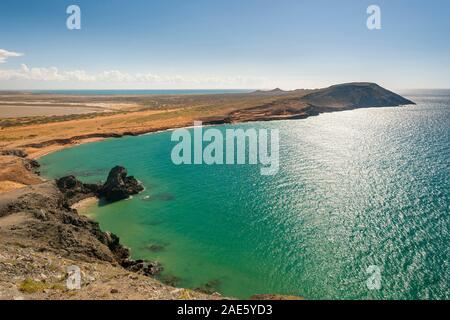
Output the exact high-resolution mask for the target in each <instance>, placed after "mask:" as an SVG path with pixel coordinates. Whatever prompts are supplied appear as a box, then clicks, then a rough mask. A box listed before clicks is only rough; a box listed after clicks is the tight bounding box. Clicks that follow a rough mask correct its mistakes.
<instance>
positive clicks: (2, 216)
mask: <svg viewBox="0 0 450 320" xmlns="http://www.w3.org/2000/svg"><path fill="white" fill-rule="evenodd" d="M142 190H143V186H142V185H141V184H140V183H139V182H138V181H137V180H136V179H135V178H133V177H130V176H128V175H127V171H126V169H125V168H123V167H120V166H116V167H114V168H113V169H112V170H111V171H110V173H109V175H108V179H107V181H106V182H105V183H104V184H85V183H82V182H81V181H79V180H77V179H76V178H75V177H74V176H67V177H63V178H60V179H57V180H55V181H47V182H44V183H41V184H37V185H33V186H28V187H25V188H22V189H18V190H13V191H10V192H7V193H2V194H0V247H1V249H0V283H1V289H0V299H1V298H4V299H15V298H20V299H22V298H39V299H40V298H55V299H66V298H67V299H70V298H87V299H89V298H93V299H102V298H108V297H110V298H120V297H122V298H127V297H130V296H131V297H135V298H137V299H147V298H149V299H150V298H157V299H179V298H183V297H186V298H214V297H213V296H209V295H206V294H202V293H198V292H194V291H190V290H184V289H176V288H172V287H170V286H166V285H163V284H161V283H159V282H158V281H156V280H154V279H152V278H150V276H153V275H155V274H157V273H158V272H160V271H161V270H162V266H161V265H160V264H159V263H157V262H153V261H146V260H133V259H131V258H130V250H129V249H128V248H126V247H124V246H123V245H122V244H121V243H120V240H119V238H118V237H117V236H116V235H114V234H113V233H111V232H105V231H102V230H101V229H100V227H99V225H98V223H97V222H95V221H93V220H91V219H89V218H87V217H85V216H82V215H79V214H78V212H77V210H75V209H73V208H72V206H73V204H75V203H76V202H79V201H82V200H83V199H86V198H89V197H98V198H101V199H104V200H106V201H109V202H112V201H118V200H121V199H125V198H127V197H129V196H131V195H133V194H137V193H139V192H140V191H142ZM69 265H77V266H80V267H81V269H82V270H83V272H84V277H83V281H84V283H83V288H82V290H79V291H68V290H67V288H66V287H65V277H66V270H65V268H66V267H67V266H69ZM110 277H113V278H114V279H115V280H116V281H112V280H111V279H109V280H108V278H110ZM118 278H126V279H127V281H126V282H125V283H124V282H123V281H122V282H121V281H118ZM133 279H135V280H136V279H140V282H139V284H136V283H135V286H136V287H137V288H138V289H139V288H141V289H142V290H141V291H142V292H139V290H138V291H136V289H133V288H132V287H133V285H132V284H133ZM105 281H106V282H109V281H112V282H111V285H110V287H108V286H107V285H105ZM105 288H107V289H105ZM144 288H147V289H146V290H144ZM105 290H106V291H105ZM88 293H89V294H88ZM101 295H104V296H101ZM124 295H125V296H124Z"/></svg>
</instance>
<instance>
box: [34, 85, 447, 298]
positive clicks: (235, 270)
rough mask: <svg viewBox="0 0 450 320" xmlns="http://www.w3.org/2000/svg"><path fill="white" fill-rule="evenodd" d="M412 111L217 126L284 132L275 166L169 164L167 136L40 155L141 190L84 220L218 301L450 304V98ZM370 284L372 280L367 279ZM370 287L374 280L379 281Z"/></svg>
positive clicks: (423, 95) (62, 168)
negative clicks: (117, 176) (122, 171)
mask: <svg viewBox="0 0 450 320" xmlns="http://www.w3.org/2000/svg"><path fill="white" fill-rule="evenodd" d="M407 98H408V99H412V100H413V101H415V102H416V103H417V105H415V106H405V107H393V108H371V109H358V110H352V111H343V112H335V113H327V114H321V115H319V116H316V117H310V118H307V119H304V120H288V121H273V122H254V123H246V124H238V125H234V126H231V125H223V126H218V127H217V128H219V129H220V130H225V129H226V128H232V127H234V128H244V129H245V128H273V129H278V130H279V132H280V169H279V172H278V174H277V175H275V176H262V175H261V174H260V167H259V166H255V165H234V166H233V165H212V166H208V165H181V166H176V165H174V164H173V163H172V162H171V158H170V154H171V150H172V148H173V146H174V145H175V142H171V140H170V136H171V132H170V131H166V132H160V133H154V134H149V135H143V136H139V137H124V138H121V139H108V140H106V141H101V142H95V143H90V144H85V145H81V146H77V147H74V148H70V149H65V150H62V151H59V152H56V153H52V154H49V155H47V156H45V157H43V158H41V159H40V162H41V164H42V174H43V175H44V176H46V177H49V178H57V177H61V176H64V175H68V174H74V175H76V176H77V177H79V178H80V179H81V180H83V181H86V182H96V181H99V180H105V178H106V175H107V173H108V171H109V169H111V168H112V167H113V166H114V165H123V166H125V167H126V168H127V169H128V171H129V173H130V174H132V175H134V176H135V177H137V178H138V179H139V180H141V181H142V182H143V183H144V185H145V187H146V189H145V191H144V192H143V193H141V194H139V195H136V196H134V197H133V198H132V199H130V200H126V201H121V202H117V203H114V204H106V205H105V204H99V205H95V206H93V207H90V208H88V209H87V210H86V211H85V212H84V213H86V214H88V215H89V216H91V217H92V218H94V219H95V220H97V221H98V222H99V223H100V226H101V227H102V229H103V230H109V231H112V232H114V233H116V234H117V235H119V236H120V238H121V241H122V242H123V243H124V244H125V245H126V246H128V247H130V248H131V249H132V255H133V257H134V258H144V259H151V260H158V261H160V262H161V263H162V265H163V266H164V272H163V273H162V274H161V275H160V276H159V278H160V279H162V280H163V281H166V282H169V283H172V284H174V285H176V286H178V287H188V288H202V289H206V290H209V291H217V292H219V293H221V294H223V295H226V296H233V297H238V298H248V297H249V296H251V295H253V294H264V293H273V294H289V295H300V296H304V297H306V298H308V299H449V298H450V290H449V274H450V273H449V261H448V260H449V223H450V218H449V209H450V93H449V92H447V93H439V94H437V93H435V92H420V93H417V95H414V93H410V94H409V95H407ZM374 280H375V281H374ZM374 284H375V285H374Z"/></svg>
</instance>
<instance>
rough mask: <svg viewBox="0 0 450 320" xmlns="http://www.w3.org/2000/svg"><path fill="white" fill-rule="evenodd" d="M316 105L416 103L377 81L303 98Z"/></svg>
mask: <svg viewBox="0 0 450 320" xmlns="http://www.w3.org/2000/svg"><path fill="white" fill-rule="evenodd" d="M301 100H302V101H304V102H307V103H309V104H310V105H313V106H316V107H337V108H346V109H347V108H349V109H354V108H373V107H394V106H400V105H409V104H415V103H414V102H412V101H411V100H408V99H405V98H403V97H402V96H400V95H398V94H396V93H394V92H392V91H389V90H386V89H384V88H382V87H380V86H379V85H377V84H376V83H369V82H354V83H344V84H338V85H334V86H331V87H328V88H325V89H321V90H317V91H315V92H313V93H310V94H307V95H305V96H304V97H302V98H301Z"/></svg>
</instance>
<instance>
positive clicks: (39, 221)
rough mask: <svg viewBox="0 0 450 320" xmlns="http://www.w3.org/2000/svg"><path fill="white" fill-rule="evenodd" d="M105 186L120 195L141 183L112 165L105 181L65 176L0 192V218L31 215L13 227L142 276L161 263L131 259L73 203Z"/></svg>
mask: <svg viewBox="0 0 450 320" xmlns="http://www.w3.org/2000/svg"><path fill="white" fill-rule="evenodd" d="M104 187H106V188H105V189H106V190H109V189H112V190H113V192H118V194H120V195H121V196H125V195H128V194H129V193H133V192H138V190H142V189H143V187H142V186H141V185H140V184H139V183H138V182H137V180H136V179H134V178H133V177H127V174H126V170H125V168H123V167H115V168H114V169H113V170H111V172H110V175H109V179H108V182H107V183H105V185H101V184H86V183H82V182H80V181H79V180H78V179H76V178H75V177H74V176H67V177H64V178H61V179H58V180H56V181H48V182H44V183H42V184H39V185H34V186H28V187H26V188H23V189H19V190H14V191H12V192H11V193H5V194H2V195H0V218H1V217H5V216H8V215H12V214H16V213H25V214H27V215H29V216H30V217H33V219H30V220H29V222H28V224H27V225H26V227H23V228H21V229H20V230H19V229H18V230H17V232H16V233H19V232H23V233H24V237H25V236H26V237H27V238H30V239H34V240H35V241H38V242H39V243H41V244H42V245H43V246H44V247H45V248H47V250H51V251H55V252H58V254H61V255H62V256H64V257H66V258H70V259H73V260H78V259H80V260H83V261H94V260H101V261H107V262H110V263H113V264H116V265H121V266H122V267H123V268H125V269H127V270H129V271H132V272H137V273H139V274H142V275H146V276H151V275H155V274H156V273H158V272H160V271H161V270H162V267H161V265H160V264H159V263H157V262H153V261H147V260H132V259H131V258H130V250H129V249H128V248H126V247H124V246H123V245H122V244H121V243H120V239H119V237H118V236H116V235H115V234H113V233H111V232H104V231H102V230H101V229H100V226H99V224H98V223H97V222H95V221H93V220H90V219H89V218H87V217H85V216H81V215H79V214H78V212H77V210H75V209H72V208H71V205H72V204H74V203H75V202H77V201H80V200H83V199H85V198H88V197H93V196H99V195H100V193H99V192H100V190H103V192H105V189H104ZM115 190H120V191H115ZM115 199H117V198H115Z"/></svg>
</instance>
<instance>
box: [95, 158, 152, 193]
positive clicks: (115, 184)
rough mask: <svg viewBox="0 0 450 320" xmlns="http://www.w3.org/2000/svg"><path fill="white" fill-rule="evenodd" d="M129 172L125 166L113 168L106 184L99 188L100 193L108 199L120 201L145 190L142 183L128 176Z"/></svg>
mask: <svg viewBox="0 0 450 320" xmlns="http://www.w3.org/2000/svg"><path fill="white" fill-rule="evenodd" d="M127 174H128V173H127V170H126V169H125V168H124V167H121V166H116V167H114V168H112V170H111V171H110V172H109V175H108V179H107V180H106V182H105V184H104V185H103V186H102V187H101V188H100V189H99V190H98V195H99V196H100V197H101V198H104V199H106V200H107V201H118V200H123V199H127V198H128V197H129V196H131V195H134V194H138V193H139V192H141V191H143V190H144V187H143V186H142V184H141V183H139V181H137V180H136V179H135V178H134V177H132V176H127Z"/></svg>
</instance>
